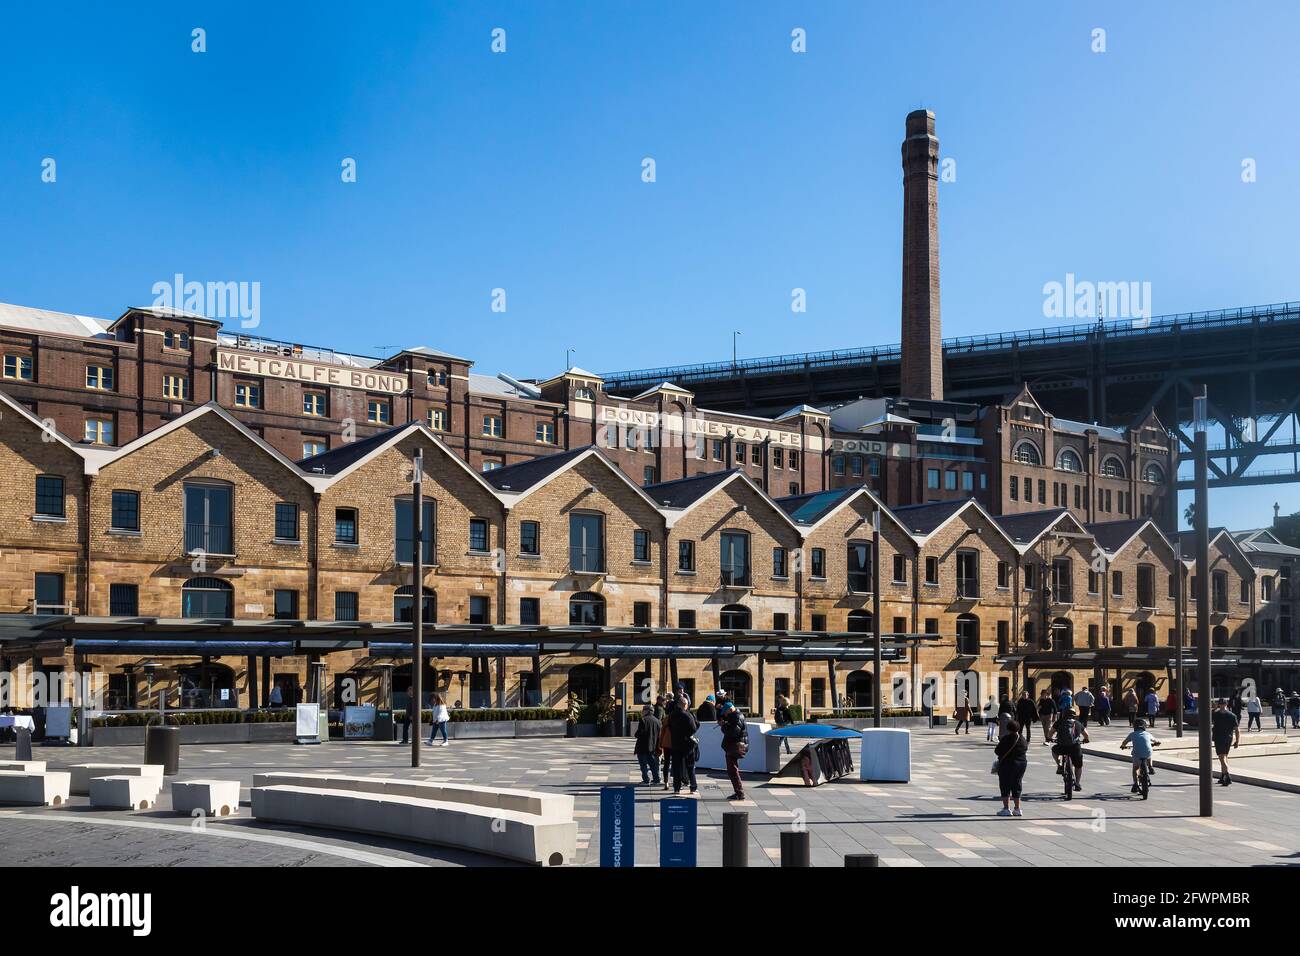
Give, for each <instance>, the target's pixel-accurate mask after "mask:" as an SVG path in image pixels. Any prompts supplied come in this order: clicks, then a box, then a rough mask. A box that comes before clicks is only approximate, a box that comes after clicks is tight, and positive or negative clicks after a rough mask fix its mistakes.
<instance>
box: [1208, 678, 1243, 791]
mask: <svg viewBox="0 0 1300 956" xmlns="http://www.w3.org/2000/svg"><path fill="white" fill-rule="evenodd" d="M1210 736H1211V737H1213V738H1214V752H1215V753H1216V754H1217V755H1218V757H1219V769H1220V771H1221V772H1220V774H1219V783H1221V784H1223V786H1225V787H1227V786H1230V785H1231V784H1232V775H1231V774H1229V773H1228V752H1229V751H1230V750H1232V749H1233V748H1234V747H1236V746H1237V745H1238V744H1239V743H1241V725H1240V724H1239V723H1238V722H1237V717H1236V715H1235V714H1234V713H1233V712H1232V711H1230V710H1228V702H1227V701H1226V700H1224V699H1223V698H1222V697H1220V698H1219V700H1218V703H1217V705H1216V706H1215V708H1214V712H1213V713H1212V714H1211V715H1210Z"/></svg>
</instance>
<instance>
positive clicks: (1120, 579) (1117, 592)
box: [1110, 571, 1124, 598]
mask: <svg viewBox="0 0 1300 956" xmlns="http://www.w3.org/2000/svg"><path fill="white" fill-rule="evenodd" d="M1110 596H1111V597H1117V598H1122V597H1123V596H1124V572H1123V571H1112V572H1110Z"/></svg>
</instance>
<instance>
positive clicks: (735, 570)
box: [722, 564, 749, 588]
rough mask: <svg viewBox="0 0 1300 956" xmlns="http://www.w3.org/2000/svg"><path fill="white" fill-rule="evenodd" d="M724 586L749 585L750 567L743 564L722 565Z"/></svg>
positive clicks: (738, 586)
mask: <svg viewBox="0 0 1300 956" xmlns="http://www.w3.org/2000/svg"><path fill="white" fill-rule="evenodd" d="M722 586H723V587H726V588H747V587H749V568H747V567H745V566H744V565H741V564H724V565H723V566H722Z"/></svg>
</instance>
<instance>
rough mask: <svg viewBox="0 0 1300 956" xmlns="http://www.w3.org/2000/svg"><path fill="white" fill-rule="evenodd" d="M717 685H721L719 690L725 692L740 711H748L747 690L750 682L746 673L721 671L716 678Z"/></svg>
mask: <svg viewBox="0 0 1300 956" xmlns="http://www.w3.org/2000/svg"><path fill="white" fill-rule="evenodd" d="M718 683H719V684H721V685H722V686H721V687H720V688H719V689H720V690H725V691H726V692H727V696H728V697H730V698H731V702H732V703H733V704H735V705H736V706H737V707H739V708H740V709H741V710H744V711H748V710H749V688H750V686H751V684H752V681H750V679H749V672H748V671H739V670H737V671H723V672H722V673H721V674H720V675H719V676H718Z"/></svg>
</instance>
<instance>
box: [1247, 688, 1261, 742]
mask: <svg viewBox="0 0 1300 956" xmlns="http://www.w3.org/2000/svg"><path fill="white" fill-rule="evenodd" d="M1263 712H1264V705H1263V704H1262V703H1260V700H1259V695H1258V694H1255V693H1252V694H1251V695H1250V699H1249V700H1247V701H1246V732H1247V733H1249V732H1250V728H1252V727H1254V728H1255V729H1256V730H1258V731H1263V729H1264V728H1263V727H1261V726H1260V725H1259V718H1260V715H1261V714H1262V713H1263Z"/></svg>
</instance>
